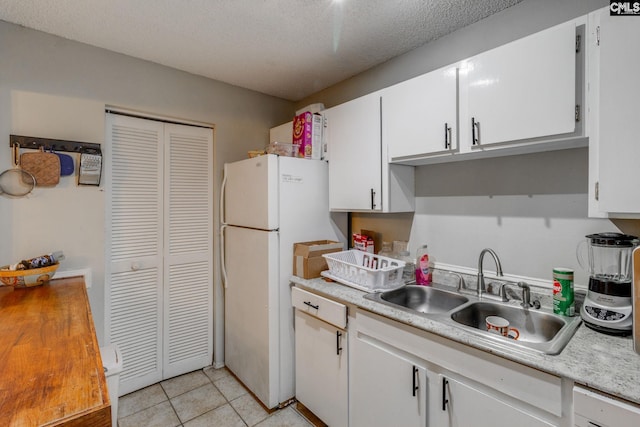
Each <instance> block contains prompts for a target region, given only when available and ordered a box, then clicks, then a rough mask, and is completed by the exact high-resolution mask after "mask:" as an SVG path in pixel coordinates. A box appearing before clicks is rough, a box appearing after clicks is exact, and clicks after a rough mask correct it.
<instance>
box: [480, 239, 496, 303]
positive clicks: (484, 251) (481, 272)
mask: <svg viewBox="0 0 640 427" xmlns="http://www.w3.org/2000/svg"><path fill="white" fill-rule="evenodd" d="M487 252H488V253H489V254H490V255H491V256H492V257H493V260H494V261H495V263H496V274H497V275H498V276H502V265H501V264H500V259H498V254H496V253H495V252H494V251H493V249H489V248H485V249H483V250H482V252H480V258H478V281H477V283H476V286H477V288H476V290H477V293H478V298H482V295H483V294H484V293H485V292H486V287H485V284H484V273H483V271H482V270H483V268H482V261H483V260H484V254H485V253H487Z"/></svg>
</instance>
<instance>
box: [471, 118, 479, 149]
mask: <svg viewBox="0 0 640 427" xmlns="http://www.w3.org/2000/svg"><path fill="white" fill-rule="evenodd" d="M476 129H477V130H478V131H477V133H476ZM479 138H480V122H476V118H475V117H471V143H472V145H478V144H479Z"/></svg>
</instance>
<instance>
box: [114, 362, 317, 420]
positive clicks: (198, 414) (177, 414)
mask: <svg viewBox="0 0 640 427" xmlns="http://www.w3.org/2000/svg"><path fill="white" fill-rule="evenodd" d="M208 426H216V427H253V426H256V427H282V426H286V427H313V424H311V423H310V422H309V421H307V419H306V418H304V417H303V416H302V415H301V414H300V413H299V412H298V411H297V410H296V409H295V405H290V406H288V407H286V408H284V409H280V410H278V411H275V412H272V413H271V414H269V413H268V412H267V411H265V410H264V408H263V407H262V405H260V403H258V401H257V400H256V399H255V398H254V397H253V395H251V394H250V393H249V392H248V391H247V390H246V389H245V388H244V386H243V385H242V384H241V383H240V382H239V381H238V380H236V378H235V377H234V376H233V375H231V374H230V373H229V371H228V370H227V369H226V368H222V369H213V368H212V367H208V368H204V369H202V370H199V371H194V372H190V373H188V374H184V375H181V376H179V377H175V378H171V379H169V380H166V381H162V382H160V383H158V384H154V385H152V386H149V387H146V388H144V389H142V390H138V391H136V392H133V393H130V394H127V395H126V396H122V397H120V399H118V427H208Z"/></svg>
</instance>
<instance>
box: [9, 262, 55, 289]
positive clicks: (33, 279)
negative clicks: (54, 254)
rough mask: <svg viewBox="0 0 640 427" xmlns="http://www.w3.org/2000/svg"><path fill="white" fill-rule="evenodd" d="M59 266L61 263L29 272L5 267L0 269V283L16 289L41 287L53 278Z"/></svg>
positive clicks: (29, 270)
mask: <svg viewBox="0 0 640 427" xmlns="http://www.w3.org/2000/svg"><path fill="white" fill-rule="evenodd" d="M59 266H60V264H59V263H55V264H53V265H49V266H47V267H41V268H31V269H28V270H9V266H8V265H5V266H3V267H0V282H2V285H4V286H13V287H14V288H30V287H32V286H39V285H42V284H44V283H47V282H48V281H49V280H50V279H51V278H53V275H54V274H55V273H56V270H57V269H58V267H59Z"/></svg>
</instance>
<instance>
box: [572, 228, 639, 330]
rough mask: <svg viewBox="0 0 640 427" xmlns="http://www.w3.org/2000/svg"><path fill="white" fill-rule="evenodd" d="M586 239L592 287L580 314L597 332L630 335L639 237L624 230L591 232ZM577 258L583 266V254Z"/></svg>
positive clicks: (590, 284) (590, 285)
mask: <svg viewBox="0 0 640 427" xmlns="http://www.w3.org/2000/svg"><path fill="white" fill-rule="evenodd" d="M586 238H587V244H588V262H589V265H588V267H589V268H588V270H589V289H588V291H587V296H586V297H585V300H584V303H583V304H582V307H581V308H580V316H581V317H582V320H584V322H585V324H586V325H587V326H588V327H590V328H591V329H594V330H596V331H599V332H604V333H607V334H611V335H630V334H631V330H632V323H633V317H632V304H631V302H632V300H631V283H632V277H631V276H632V269H631V264H632V262H631V260H632V257H631V256H632V253H633V250H634V248H635V247H636V246H638V243H639V242H638V238H637V237H636V236H630V235H627V234H621V233H598V234H589V235H588V236H586ZM578 261H579V262H580V265H581V266H583V264H582V262H581V259H580V257H579V258H578ZM583 268H584V266H583Z"/></svg>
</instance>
